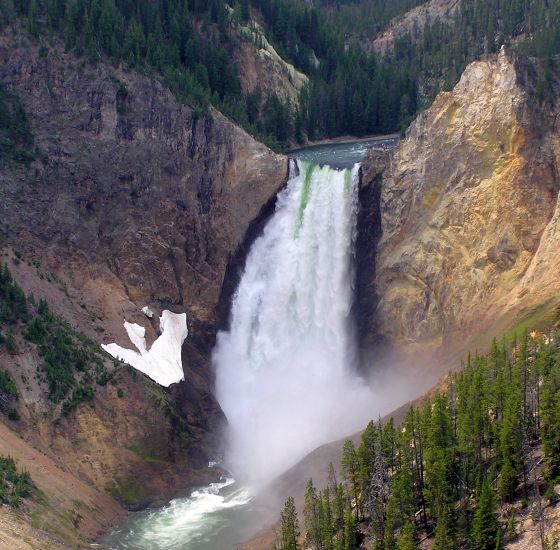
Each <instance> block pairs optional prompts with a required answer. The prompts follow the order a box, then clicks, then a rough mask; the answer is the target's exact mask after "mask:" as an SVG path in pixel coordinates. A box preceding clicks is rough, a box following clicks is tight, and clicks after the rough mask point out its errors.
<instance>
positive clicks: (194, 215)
mask: <svg viewBox="0 0 560 550" xmlns="http://www.w3.org/2000/svg"><path fill="white" fill-rule="evenodd" d="M50 48H52V49H51V51H49V55H47V56H41V55H40V53H39V45H38V44H37V43H35V42H32V41H31V42H26V41H24V40H20V38H19V37H18V35H17V34H15V33H12V32H9V31H6V32H4V33H3V34H2V35H1V36H0V78H1V80H2V81H3V82H4V84H5V85H6V86H8V87H9V89H10V90H12V91H15V92H17V94H18V96H19V97H20V99H21V101H22V104H23V106H24V108H25V111H26V113H27V115H28V118H29V123H30V127H31V130H32V133H33V135H34V139H35V145H36V147H37V150H38V154H37V157H36V160H34V161H33V162H32V163H31V164H30V166H29V167H22V166H20V167H14V166H3V167H2V168H1V169H0V208H1V219H0V237H1V241H0V243H1V246H2V256H1V261H2V262H6V263H7V264H8V266H9V268H10V270H11V271H12V273H13V275H14V278H15V280H16V281H17V282H18V284H20V285H21V287H22V288H23V289H24V290H25V291H26V292H27V293H32V294H33V295H34V296H35V298H37V299H38V298H46V299H47V300H48V302H49V304H50V306H51V308H52V309H53V311H54V312H55V313H57V314H58V315H60V316H61V317H62V318H64V319H66V320H67V321H68V322H69V323H70V324H71V325H72V326H73V327H74V328H75V329H77V330H79V331H81V332H83V333H84V334H86V335H87V336H89V337H90V338H91V339H93V340H94V341H95V342H97V343H99V344H102V343H103V344H106V343H109V342H117V343H118V344H120V345H122V346H125V347H127V346H128V339H127V335H126V332H125V329H124V327H123V324H122V323H123V319H126V320H127V321H129V322H135V323H138V324H140V325H142V326H143V327H145V329H146V335H147V340H148V343H149V344H150V345H151V343H152V342H153V341H154V340H155V339H156V337H157V325H156V324H155V323H156V322H157V317H158V316H159V315H160V314H161V312H162V311H163V310H166V309H167V310H170V311H172V312H173V313H177V314H183V313H184V314H186V318H187V326H188V331H189V334H188V337H187V339H186V340H185V343H184V345H183V349H182V364H183V369H184V375H185V381H184V382H180V383H179V384H174V385H172V386H171V387H170V388H169V389H163V388H160V387H158V386H157V385H156V384H154V383H153V382H151V381H149V380H148V379H146V378H144V377H143V376H142V375H140V374H137V373H135V372H134V371H132V370H131V369H127V368H126V367H125V366H117V367H115V369H116V373H117V374H116V377H117V380H118V388H121V389H122V393H123V395H122V396H119V395H118V392H117V389H116V386H113V385H110V384H109V385H107V386H105V387H102V388H99V389H98V390H97V391H96V394H95V397H94V399H93V401H92V403H90V404H84V405H83V406H80V407H79V408H78V409H77V410H76V411H75V412H74V413H73V414H71V415H70V416H68V417H60V420H59V421H57V422H54V420H55V419H56V418H59V414H58V413H59V411H57V409H56V407H53V405H52V404H50V403H48V402H47V399H46V397H45V395H44V390H43V389H42V388H41V385H40V384H39V383H35V382H32V383H25V382H24V380H23V378H22V376H21V375H22V373H24V374H25V375H26V376H27V379H31V378H33V371H34V370H36V368H37V365H38V362H39V358H38V357H37V355H36V354H35V353H34V351H33V350H32V349H31V348H29V347H28V346H27V345H26V343H25V342H24V340H23V339H21V338H20V339H17V344H18V351H17V353H16V354H9V353H7V352H5V351H4V350H2V351H1V352H0V366H2V367H3V368H5V369H6V370H7V371H8V372H10V373H12V374H13V378H14V381H15V383H16V385H17V388H18V391H19V393H20V395H21V399H20V400H19V401H18V403H17V411H18V413H19V416H20V420H19V421H12V420H7V419H6V420H5V422H4V423H3V424H2V425H1V426H0V427H1V429H2V432H3V435H2V439H1V441H2V446H1V447H0V452H2V453H11V454H13V455H14V457H15V458H17V459H18V460H20V461H22V464H23V465H24V466H25V467H26V468H27V469H28V470H29V472H30V474H31V477H32V479H34V480H35V483H36V484H37V486H38V488H39V489H41V490H42V491H43V492H44V493H45V494H46V495H47V497H48V499H49V501H50V502H56V506H54V507H53V506H51V507H50V508H49V507H48V506H45V505H40V506H39V507H38V508H37V510H38V512H40V513H41V514H43V516H42V517H43V519H42V521H41V522H36V526H35V527H26V529H31V530H32V533H31V536H39V535H35V532H40V528H41V526H42V525H43V523H44V524H48V523H50V524H51V525H55V526H57V527H56V529H57V531H58V532H51V534H50V536H51V537H54V539H53V540H51V541H50V542H49V545H50V546H49V547H51V548H56V545H57V544H62V543H61V542H60V541H61V540H66V541H72V542H75V543H83V542H84V541H86V540H92V539H93V538H95V537H96V536H97V535H98V534H99V533H100V532H102V531H104V530H106V529H107V528H108V526H109V525H111V524H112V523H113V522H114V521H115V520H116V519H118V518H119V517H122V516H124V515H125V514H126V511H125V510H126V509H137V508H141V507H145V506H146V505H148V504H154V503H164V502H166V501H167V500H169V499H170V498H173V497H174V496H177V495H179V494H184V493H185V492H186V491H188V489H189V488H190V487H192V486H195V485H197V484H201V483H205V482H207V481H210V480H212V479H213V477H216V476H219V472H218V471H212V470H211V469H208V468H207V465H208V462H209V461H212V460H214V459H215V458H216V457H218V456H219V455H220V453H221V452H222V450H223V449H222V448H221V438H220V434H221V430H222V429H223V426H224V423H225V418H224V415H223V413H222V411H221V410H220V407H219V405H218V403H217V402H216V400H215V398H214V396H213V389H214V373H213V371H212V368H211V365H210V355H211V351H212V349H213V347H214V344H215V339H216V334H217V331H218V330H219V329H221V328H224V327H226V326H227V324H228V317H229V308H230V303H231V299H232V296H233V294H234V292H235V289H236V287H237V284H238V282H239V278H240V275H241V272H242V270H243V267H244V262H245V258H246V255H247V253H248V251H249V247H250V245H251V244H252V242H253V241H254V239H255V238H256V237H257V236H258V235H259V234H260V233H261V232H262V228H263V226H264V224H265V222H266V221H267V219H268V218H269V217H270V214H271V213H272V212H273V210H274V205H275V200H276V195H277V193H278V192H279V191H280V190H281V189H282V188H283V186H284V185H285V183H286V181H287V179H288V159H287V158H286V157H285V156H283V155H279V154H275V153H273V152H272V151H270V150H269V149H268V148H267V147H265V146H264V145H262V144H260V143H259V142H257V141H256V140H255V139H253V138H252V137H251V136H249V135H248V134H247V133H246V132H245V131H244V130H242V129H240V128H239V127H238V126H236V125H235V124H233V123H232V122H231V121H229V120H228V119H227V118H226V117H224V116H223V115H222V114H220V113H219V112H217V111H216V110H214V109H213V108H209V110H208V111H207V112H205V113H200V112H197V111H196V110H195V109H192V108H190V107H189V106H187V105H185V104H182V103H180V102H179V101H178V100H177V99H176V98H175V97H174V96H173V95H172V93H171V92H170V91H169V90H168V89H167V88H166V87H165V86H164V85H163V84H162V83H161V82H160V81H159V80H158V79H155V78H148V77H146V76H142V75H139V74H138V73H135V72H133V71H129V70H125V69H122V68H114V67H112V66H109V65H106V64H104V63H99V64H97V65H96V66H90V65H88V64H87V63H82V62H81V61H79V60H77V59H76V58H75V57H73V56H72V55H71V54H68V53H65V52H64V49H63V46H62V44H60V43H57V42H56V41H55V42H54V45H52V46H50ZM249 69H250V70H251V71H252V72H255V73H258V71H257V69H255V70H254V71H253V70H252V69H251V68H249ZM249 69H248V70H249ZM282 70H284V69H282ZM541 73H542V67H541V66H539V64H538V63H537V62H534V61H532V60H529V59H528V58H525V57H523V56H521V55H520V54H518V53H516V52H514V51H513V50H512V49H510V48H502V50H501V51H500V52H499V54H496V55H494V56H489V57H488V58H487V59H484V60H481V61H477V62H474V63H472V64H471V65H469V67H468V68H467V69H466V71H465V73H464V74H463V76H462V78H461V80H460V82H459V83H458V84H457V85H456V86H455V88H454V89H453V90H452V91H450V92H442V93H440V94H439V95H438V97H437V98H436V99H435V101H434V103H433V105H432V106H431V107H430V108H428V109H427V110H426V111H424V112H423V113H421V114H420V115H419V116H418V117H417V118H416V119H415V121H414V122H413V123H412V124H411V126H410V127H409V128H408V130H407V131H406V135H405V136H404V138H403V139H402V140H401V141H400V143H399V144H398V146H397V147H396V148H394V149H392V150H390V151H379V150H372V151H371V152H370V153H368V154H367V155H366V158H365V159H364V161H363V163H362V168H361V180H360V191H359V200H360V212H359V217H358V237H357V245H356V246H357V248H356V256H357V261H356V269H357V273H356V289H355V292H356V295H355V296H356V301H355V305H354V308H355V311H356V316H357V321H358V333H359V334H358V336H359V342H360V350H361V368H362V371H363V372H365V373H366V374H368V375H370V374H371V373H372V372H373V373H375V372H376V370H378V369H381V368H382V365H390V366H391V367H393V366H394V368H395V369H397V368H398V369H401V370H402V371H403V372H406V373H412V376H413V377H414V378H415V379H416V380H418V379H419V378H421V379H422V382H421V383H418V384H417V386H416V387H415V389H414V391H416V392H417V394H416V396H417V395H418V393H420V392H421V391H423V390H427V389H428V387H429V386H430V385H431V384H433V383H434V382H435V381H436V380H437V379H438V378H439V377H440V376H441V374H442V373H444V372H446V371H447V370H449V369H451V368H458V367H459V366H460V360H461V358H462V357H464V355H465V354H466V353H467V352H468V351H469V350H476V349H479V350H485V349H487V347H488V346H489V344H490V342H491V340H492V338H493V337H499V336H501V335H502V334H504V333H507V332H508V331H512V330H514V329H516V328H517V329H519V327H520V326H524V325H526V324H528V323H529V324H530V327H531V328H534V327H538V326H539V324H543V325H547V326H549V325H554V324H555V323H556V324H557V323H558V322H559V319H560V298H559V296H560V269H559V268H560V265H559V263H560V256H559V255H558V249H559V246H560V199H559V190H560V179H559V173H558V166H559V162H560V118H559V115H558V112H559V109H558V107H559V105H558V100H556V99H555V97H556V96H554V95H552V96H550V97H545V98H542V97H540V96H538V94H537V88H538V82H539V77H540V75H541ZM251 78H253V77H251ZM554 86H555V87H556V88H557V86H558V83H557V82H555V83H554ZM290 93H292V92H290ZM145 306H149V307H150V308H151V309H152V310H153V311H154V313H156V315H155V320H151V319H148V318H147V317H146V315H144V313H142V308H143V307H145ZM412 397H415V395H412V394H411V395H410V398H412ZM401 404H402V403H396V405H401ZM387 412H389V411H387ZM178 419H182V421H183V422H182V423H181V427H180V428H178V423H179V420H178ZM3 420H4V419H3ZM4 424H5V425H4ZM162 449H163V450H164V452H163V453H162V451H161V450H162ZM68 487H71V490H68ZM301 490H303V486H302V488H301ZM53 508H56V510H54V509H53ZM68 517H70V518H73V519H71V520H70V521H68ZM6 525H10V527H5V526H6ZM0 526H2V527H3V529H2V530H4V529H5V531H6V533H10V532H14V533H16V535H12V537H13V538H12V539H7V540H11V541H12V542H13V541H17V540H18V536H17V533H20V534H21V533H22V529H23V528H22V527H21V526H20V527H18V524H17V520H16V519H14V518H13V517H12V516H10V515H9V512H6V511H2V515H1V516H0ZM43 527H44V525H43ZM26 536H29V535H26ZM41 536H42V535H41ZM0 540H1V539H0ZM57 541H58V542H57ZM6 544H7V543H6ZM39 544H40V543H39ZM31 547H34V545H33V544H31ZM35 547H40V546H37V545H35Z"/></svg>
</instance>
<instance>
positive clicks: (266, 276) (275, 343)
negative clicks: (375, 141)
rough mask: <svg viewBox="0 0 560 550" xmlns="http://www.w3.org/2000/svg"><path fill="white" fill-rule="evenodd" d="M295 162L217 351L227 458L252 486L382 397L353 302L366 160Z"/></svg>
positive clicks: (349, 425)
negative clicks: (359, 370) (359, 347)
mask: <svg viewBox="0 0 560 550" xmlns="http://www.w3.org/2000/svg"><path fill="white" fill-rule="evenodd" d="M297 162H298V161H292V165H291V177H290V180H289V182H288V184H287V187H286V188H285V190H284V191H282V192H281V193H280V195H279V197H278V202H277V207H276V212H275V213H274V216H273V217H272V219H271V220H270V221H269V222H268V224H267V226H266V227H265V230H264V233H263V235H262V236H261V237H260V238H259V239H258V240H256V241H255V243H254V244H253V246H252V248H251V251H250V253H249V256H248V258H247V262H246V267H245V271H244V273H243V276H242V278H241V281H240V284H239V287H238V290H237V293H236V295H235V297H234V300H233V304H232V312H231V325H230V330H229V332H223V333H220V334H219V335H218V343H217V346H216V348H215V351H214V355H213V360H214V364H215V366H216V372H217V381H216V386H217V388H216V391H217V397H218V400H219V402H220V405H221V406H222V408H223V410H224V412H225V414H226V416H227V418H228V422H229V433H228V444H229V451H228V455H227V465H228V466H229V468H230V469H231V471H232V472H233V473H234V475H235V476H236V477H237V478H238V479H241V480H242V481H243V482H244V483H246V484H248V485H249V486H252V487H258V486H259V485H261V484H262V483H264V482H266V481H268V480H270V479H272V478H273V477H274V476H275V475H277V474H279V473H281V472H283V471H284V470H286V469H287V468H289V467H290V466H291V465H292V464H294V463H295V462H297V461H298V460H299V459H300V458H302V457H303V456H304V455H305V454H306V453H307V452H309V451H311V450H312V449H314V448H316V447H317V446H319V445H321V444H323V443H326V442H328V441H331V440H333V439H336V438H339V437H342V436H345V435H348V434H350V433H352V432H354V431H357V430H358V429H360V428H362V427H363V426H364V424H365V422H366V421H367V419H368V417H369V415H370V414H371V412H372V408H373V403H372V398H371V395H370V392H369V390H368V388H367V387H366V386H365V384H364V383H363V381H362V380H361V379H360V378H359V377H358V375H357V374H356V369H355V367H356V348H355V338H354V323H353V319H352V313H351V310H352V286H353V280H354V272H353V252H354V243H355V238H356V218H357V210H358V199H357V195H358V185H359V178H358V170H359V166H358V165H355V166H354V168H352V169H347V170H335V169H333V168H330V167H327V166H323V167H319V166H317V165H314V164H310V163H307V162H303V161H299V162H298V163H297ZM296 163H297V164H296ZM368 413H369V414H368Z"/></svg>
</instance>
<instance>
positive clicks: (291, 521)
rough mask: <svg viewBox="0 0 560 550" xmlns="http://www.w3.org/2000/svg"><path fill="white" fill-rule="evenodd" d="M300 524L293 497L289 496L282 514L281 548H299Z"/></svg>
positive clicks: (292, 549)
mask: <svg viewBox="0 0 560 550" xmlns="http://www.w3.org/2000/svg"><path fill="white" fill-rule="evenodd" d="M298 538H299V524H298V518H297V512H296V505H295V502H294V499H293V497H288V499H287V500H286V503H285V504H284V509H283V510H282V514H281V542H280V549H279V550H299V548H300V546H299V542H298Z"/></svg>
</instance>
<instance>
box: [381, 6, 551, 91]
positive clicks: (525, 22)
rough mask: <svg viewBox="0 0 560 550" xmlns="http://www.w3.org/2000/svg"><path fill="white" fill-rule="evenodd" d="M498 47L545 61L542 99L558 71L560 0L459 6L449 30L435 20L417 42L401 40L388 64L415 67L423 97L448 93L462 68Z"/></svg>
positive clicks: (397, 43)
mask: <svg viewBox="0 0 560 550" xmlns="http://www.w3.org/2000/svg"><path fill="white" fill-rule="evenodd" d="M502 44H513V45H514V46H516V47H517V48H518V49H519V50H520V51H521V52H523V53H526V54H528V55H531V56H536V57H538V58H541V59H543V60H544V64H545V70H544V71H543V72H542V74H543V82H542V83H541V84H540V86H541V89H540V90H539V93H540V94H541V95H543V96H544V95H545V92H546V90H547V88H550V86H551V77H552V73H553V72H554V71H556V70H557V60H556V59H555V56H557V55H558V54H559V53H560V1H559V0H550V1H549V0H527V1H525V0H477V1H475V2H463V3H462V4H461V7H460V9H459V10H458V13H457V14H456V16H455V20H454V23H453V24H452V25H446V24H443V23H441V22H439V21H435V22H432V23H431V24H429V25H427V27H426V28H425V29H424V31H423V33H422V37H421V38H420V39H419V40H417V39H415V38H414V37H413V36H412V35H411V34H408V35H405V36H403V37H401V38H400V39H399V40H397V41H396V43H395V48H394V51H393V52H392V53H391V54H390V58H391V59H392V62H393V63H395V64H403V65H405V66H409V67H411V68H413V67H414V68H415V71H416V73H415V76H414V78H415V79H416V80H422V81H423V83H424V89H425V91H426V92H427V93H429V94H431V95H432V96H434V95H435V94H436V93H437V92H438V91H439V89H440V87H441V86H443V87H444V88H446V89H450V88H451V87H452V86H453V85H454V84H455V83H456V82H457V81H458V79H459V77H460V76H461V74H462V72H463V70H464V69H465V67H466V65H467V64H468V63H470V62H471V61H473V60H475V59H479V58H480V57H482V56H483V55H485V54H491V53H494V52H496V51H497V50H498V49H499V48H500V46H501V45H502Z"/></svg>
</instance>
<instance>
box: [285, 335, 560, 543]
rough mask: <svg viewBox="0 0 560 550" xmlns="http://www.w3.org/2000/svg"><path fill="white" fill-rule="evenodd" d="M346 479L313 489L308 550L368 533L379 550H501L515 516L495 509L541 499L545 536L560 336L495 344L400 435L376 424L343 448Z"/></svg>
mask: <svg viewBox="0 0 560 550" xmlns="http://www.w3.org/2000/svg"><path fill="white" fill-rule="evenodd" d="M541 456H543V460H542V464H541ZM341 472H342V475H343V476H344V483H343V484H338V485H337V483H336V480H335V477H334V473H333V472H331V474H330V475H329V478H330V480H331V481H330V482H329V486H328V487H327V488H325V489H324V490H323V491H322V492H317V491H316V490H315V488H314V487H313V482H312V481H310V482H309V484H308V487H307V493H306V497H305V506H304V509H303V516H304V518H305V538H306V541H307V543H306V544H307V546H306V547H309V548H312V549H316V550H319V549H321V550H322V549H325V548H334V549H338V548H344V549H354V548H357V543H356V542H350V543H348V542H347V541H348V540H359V539H356V538H355V537H359V536H363V532H366V531H367V532H368V533H370V535H369V536H370V537H371V539H372V540H371V543H372V544H371V545H372V548H377V549H381V550H389V549H394V548H398V549H408V548H410V549H411V548H414V547H415V545H416V541H417V540H419V538H425V537H429V538H433V548H436V549H449V548H458V549H459V548H471V549H474V550H494V549H495V548H501V547H502V546H501V545H502V543H503V542H504V541H509V540H512V537H514V536H515V515H512V516H511V517H510V519H509V521H507V522H503V521H501V520H500V515H499V514H498V511H499V507H501V506H505V505H507V503H511V502H514V501H516V500H522V501H525V502H529V501H530V502H532V505H531V506H532V509H533V513H532V516H533V520H534V521H535V523H536V525H537V528H538V529H539V532H542V533H544V532H545V531H546V529H545V524H544V513H543V509H542V506H541V502H542V496H543V495H545V496H546V498H547V499H548V500H549V502H551V501H553V500H554V498H555V497H554V492H553V491H552V485H553V484H555V483H557V482H558V481H559V480H560V334H559V333H555V334H553V335H552V336H551V337H547V336H542V337H540V338H538V339H533V338H530V337H528V336H527V334H525V335H524V336H523V337H522V338H521V339H520V340H517V341H514V342H513V343H512V345H511V346H509V345H506V343H505V341H504V342H502V343H501V344H499V343H498V342H496V341H494V343H493V344H492V347H491V350H490V352H489V353H488V355H486V356H476V357H474V358H472V357H469V358H468V359H467V361H466V364H465V365H464V369H463V370H462V371H461V372H459V373H456V374H451V375H450V376H449V379H448V388H447V391H446V392H445V393H443V394H438V395H436V396H434V397H433V398H431V399H429V400H428V401H427V402H426V403H425V404H423V406H421V407H412V408H411V409H410V410H409V411H408V414H407V415H406V418H405V419H404V421H403V423H402V425H401V426H400V428H399V429H397V428H396V427H395V425H394V423H393V421H392V420H390V421H389V422H388V423H386V424H385V425H384V426H383V425H382V424H381V423H377V424H376V423H374V422H370V424H369V425H368V426H367V428H366V429H365V431H364V432H363V434H362V437H361V443H360V444H359V445H358V446H357V447H356V446H355V445H354V443H352V441H350V440H348V441H346V442H345V444H344V447H343V451H342V464H341ZM349 506H352V508H353V515H350V516H349V514H348V513H346V514H345V513H344V510H345V509H346V510H347V509H348V508H349ZM350 517H352V518H353V521H354V522H356V523H355V525H356V526H357V527H356V530H354V529H355V527H353V525H352V523H351V522H350ZM289 521H291V520H290V518H289V516H288V515H287V514H286V513H284V514H283V515H282V525H283V528H282V532H284V523H286V522H289ZM358 528H359V531H358V530H357V529H358ZM353 530H354V531H353ZM348 533H351V534H350V536H349V535H348ZM353 537H354V538H353ZM543 537H544V535H543ZM543 540H544V538H543ZM279 548H280V549H282V548H284V546H282V545H280V546H279Z"/></svg>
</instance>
